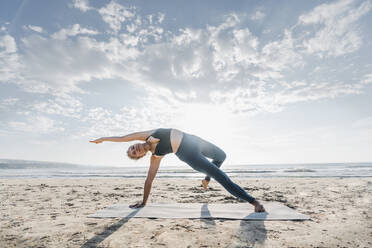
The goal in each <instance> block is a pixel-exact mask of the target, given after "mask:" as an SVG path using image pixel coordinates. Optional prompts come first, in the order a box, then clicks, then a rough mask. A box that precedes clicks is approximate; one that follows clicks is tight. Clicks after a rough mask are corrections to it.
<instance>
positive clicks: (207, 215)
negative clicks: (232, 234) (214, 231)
mask: <svg viewBox="0 0 372 248" xmlns="http://www.w3.org/2000/svg"><path fill="white" fill-rule="evenodd" d="M200 217H203V218H200V220H201V221H202V222H204V224H206V226H209V227H212V228H216V222H215V221H214V219H213V217H212V215H211V212H209V209H208V203H203V206H202V208H201V210H200Z"/></svg>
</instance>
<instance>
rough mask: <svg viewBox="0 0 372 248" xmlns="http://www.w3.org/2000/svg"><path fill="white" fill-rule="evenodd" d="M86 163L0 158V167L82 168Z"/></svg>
mask: <svg viewBox="0 0 372 248" xmlns="http://www.w3.org/2000/svg"><path fill="white" fill-rule="evenodd" d="M88 167H89V166H86V165H77V164H68V163H57V162H45V161H32V160H16V159H0V169H48V168H55V169H58V168H59V169H62V168H63V169H84V168H88Z"/></svg>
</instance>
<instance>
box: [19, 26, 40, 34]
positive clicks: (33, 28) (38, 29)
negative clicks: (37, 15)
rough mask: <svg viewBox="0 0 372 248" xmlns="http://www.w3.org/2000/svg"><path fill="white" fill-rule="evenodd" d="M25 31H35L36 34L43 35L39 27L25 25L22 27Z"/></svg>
mask: <svg viewBox="0 0 372 248" xmlns="http://www.w3.org/2000/svg"><path fill="white" fill-rule="evenodd" d="M23 27H24V28H25V29H31V30H32V31H35V32H37V33H43V32H44V30H43V28H42V27H39V26H34V25H26V26H23Z"/></svg>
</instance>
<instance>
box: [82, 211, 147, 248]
mask: <svg viewBox="0 0 372 248" xmlns="http://www.w3.org/2000/svg"><path fill="white" fill-rule="evenodd" d="M140 210H141V209H140V208H137V209H135V210H133V211H132V212H131V213H130V214H128V215H127V216H125V217H123V218H121V219H120V220H119V221H118V222H116V223H114V224H112V225H111V226H109V227H106V228H105V229H104V230H103V231H102V232H100V233H99V234H96V235H95V236H94V237H93V238H91V239H89V240H87V241H86V242H85V243H84V244H83V245H82V246H81V247H80V248H93V247H97V246H98V245H99V244H100V243H101V242H102V241H103V240H105V239H106V238H107V237H108V236H110V235H111V234H112V233H114V232H116V231H117V230H118V229H119V228H120V227H121V226H123V225H124V224H125V223H127V222H128V220H130V219H131V218H132V217H133V216H135V215H136V214H137V213H138V212H139V211H140Z"/></svg>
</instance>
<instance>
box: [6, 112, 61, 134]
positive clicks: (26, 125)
mask: <svg viewBox="0 0 372 248" xmlns="http://www.w3.org/2000/svg"><path fill="white" fill-rule="evenodd" d="M8 125H9V127H10V128H12V129H14V130H16V131H21V132H27V133H37V134H47V133H53V132H62V131H64V128H63V127H61V126H58V124H57V122H56V121H54V120H52V119H50V118H47V117H45V116H33V117H29V118H28V119H27V121H25V122H21V121H10V122H8Z"/></svg>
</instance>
